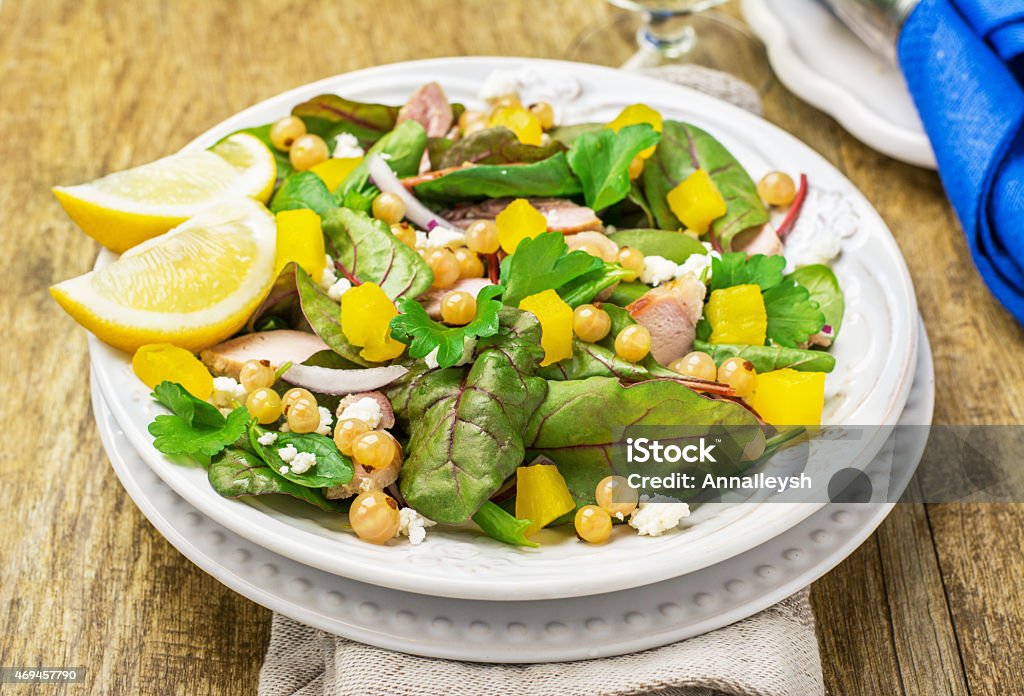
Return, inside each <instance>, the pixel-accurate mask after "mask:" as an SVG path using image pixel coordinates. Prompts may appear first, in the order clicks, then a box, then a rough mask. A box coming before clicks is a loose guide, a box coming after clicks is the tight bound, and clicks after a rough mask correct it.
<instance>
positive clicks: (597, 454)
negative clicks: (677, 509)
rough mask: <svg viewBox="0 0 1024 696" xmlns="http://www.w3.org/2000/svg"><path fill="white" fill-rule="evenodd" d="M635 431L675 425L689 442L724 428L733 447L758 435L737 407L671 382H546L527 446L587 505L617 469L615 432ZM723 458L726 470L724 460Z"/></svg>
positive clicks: (747, 415) (595, 379)
mask: <svg viewBox="0 0 1024 696" xmlns="http://www.w3.org/2000/svg"><path fill="white" fill-rule="evenodd" d="M594 404H601V407H600V408H596V409H595V408H594ZM634 425H643V426H658V425H660V426H672V428H678V431H677V432H678V433H679V437H684V436H685V437H686V438H688V439H691V438H696V437H699V436H701V435H704V436H707V435H708V434H709V433H712V432H717V431H719V430H720V429H722V428H723V427H725V428H729V431H728V432H729V433H730V434H731V435H733V436H734V439H735V442H734V443H733V444H734V445H735V447H734V448H739V449H742V447H743V446H744V445H745V444H746V441H749V439H751V438H753V437H754V432H755V429H756V427H757V421H756V419H755V418H754V416H753V414H752V413H750V411H748V410H747V409H746V408H744V407H743V406H742V405H740V404H738V403H735V402H733V401H726V400H717V399H709V398H706V397H703V396H700V395H699V394H697V393H696V392H694V391H693V390H691V389H690V388H689V387H687V386H685V385H683V384H681V383H679V382H675V381H672V380H669V379H657V380H650V381H645V382H638V383H636V384H631V385H629V386H623V385H622V384H620V383H619V380H618V379H615V378H610V377H591V378H590V379H584V380H573V381H569V382H549V384H548V393H547V396H546V397H545V399H544V401H543V403H541V405H540V407H539V408H538V409H537V410H536V411H535V412H534V413H533V417H532V418H531V420H530V424H529V426H528V427H527V430H526V433H527V434H526V441H527V442H529V443H530V444H529V448H530V455H531V456H533V455H537V454H540V455H544V456H546V457H547V458H548V459H550V460H551V461H553V462H555V463H556V464H557V465H558V470H559V472H560V473H561V474H562V476H564V477H565V481H566V483H567V484H568V486H569V491H570V492H571V493H572V495H573V497H574V498H575V499H576V501H577V503H580V504H588V503H593V502H594V489H595V487H596V486H597V483H598V482H599V481H600V480H601V479H602V478H604V477H605V476H607V475H609V474H611V473H613V471H614V470H613V466H612V462H613V460H612V450H613V447H615V446H621V445H622V443H621V442H616V441H615V437H614V435H615V433H616V432H618V433H619V434H620V436H621V432H622V429H623V428H625V427H629V426H634ZM739 426H745V427H743V428H740V427H739ZM734 428H735V430H734ZM748 431H749V432H748ZM716 451H717V450H716ZM719 459H720V460H722V465H723V466H727V462H726V460H727V459H728V458H727V457H721V458H719ZM673 466H676V467H678V465H673ZM618 473H622V472H618Z"/></svg>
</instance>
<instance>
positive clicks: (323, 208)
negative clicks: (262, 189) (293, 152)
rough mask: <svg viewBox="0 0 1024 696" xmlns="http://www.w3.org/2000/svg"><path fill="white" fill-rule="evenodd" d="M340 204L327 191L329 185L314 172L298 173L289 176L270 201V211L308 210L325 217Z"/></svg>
mask: <svg viewBox="0 0 1024 696" xmlns="http://www.w3.org/2000/svg"><path fill="white" fill-rule="evenodd" d="M337 207H338V203H337V201H335V200H334V196H332V195H331V192H330V191H328V190H327V184H325V183H324V181H323V179H321V178H320V177H319V176H317V175H316V174H314V173H313V172H309V171H306V172H296V173H295V174H291V175H290V176H288V177H287V178H286V179H285V180H284V183H282V184H281V188H279V189H278V190H277V193H275V194H274V197H273V198H272V199H271V201H270V211H271V212H273V213H280V212H281V211H282V210H301V209H303V208H308V209H309V210H312V211H313V212H314V213H316V214H317V215H320V216H323V215H324V214H326V213H327V211H328V210H331V209H332V208H337Z"/></svg>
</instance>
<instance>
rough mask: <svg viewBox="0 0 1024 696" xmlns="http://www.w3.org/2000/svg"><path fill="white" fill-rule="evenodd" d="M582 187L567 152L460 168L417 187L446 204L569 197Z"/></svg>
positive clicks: (427, 196) (425, 195) (419, 193)
mask: <svg viewBox="0 0 1024 696" xmlns="http://www.w3.org/2000/svg"><path fill="white" fill-rule="evenodd" d="M389 164H390V163H389ZM580 191H581V189H580V182H579V180H578V179H577V178H576V177H575V176H574V175H573V173H572V171H571V170H570V169H569V163H568V161H567V160H566V158H565V153H564V152H559V153H558V154H556V155H554V156H552V157H548V158H547V159H545V160H540V161H539V162H532V163H530V164H480V165H477V166H475V167H466V168H464V169H456V170H455V171H452V172H449V173H447V174H445V175H444V176H439V177H437V178H435V179H430V180H429V181H424V182H423V183H421V184H417V185H416V186H414V187H413V193H415V194H416V195H417V196H419V197H421V198H424V199H428V200H431V201H435V202H437V203H445V204H447V203H457V202H459V201H465V200H469V199H480V198H568V197H569V196H574V195H576V194H577V193H580Z"/></svg>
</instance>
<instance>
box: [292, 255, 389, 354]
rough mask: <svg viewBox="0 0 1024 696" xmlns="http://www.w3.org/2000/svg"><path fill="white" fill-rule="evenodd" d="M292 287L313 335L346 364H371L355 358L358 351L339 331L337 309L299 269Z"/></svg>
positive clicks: (339, 314)
mask: <svg viewBox="0 0 1024 696" xmlns="http://www.w3.org/2000/svg"><path fill="white" fill-rule="evenodd" d="M295 285H296V287H297V288H298V290H299V304H300V306H301V308H302V314H303V315H304V316H305V317H306V321H307V322H308V323H309V326H310V328H312V329H313V332H314V333H315V334H316V335H317V336H319V337H320V338H321V339H323V342H324V343H326V344H327V346H328V347H329V348H330V349H331V350H333V351H334V352H335V353H337V354H338V355H340V356H341V357H343V358H345V359H346V360H348V361H349V362H353V363H355V364H356V365H361V366H363V367H371V366H372V363H370V362H368V361H367V360H366V359H364V358H363V357H361V356H360V355H359V353H360V351H361V350H362V349H361V348H359V347H358V346H354V345H352V344H351V343H349V340H348V339H347V338H345V334H344V332H343V331H342V330H341V306H340V305H339V304H338V303H337V302H335V301H334V300H332V299H331V298H330V297H328V296H327V293H325V292H324V291H323V290H321V289H320V288H319V287H317V285H316V283H314V282H313V281H312V279H311V278H310V277H309V274H308V273H306V272H305V271H304V270H302V269H301V268H296V269H295Z"/></svg>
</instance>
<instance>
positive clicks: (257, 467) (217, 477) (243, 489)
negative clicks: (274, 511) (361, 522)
mask: <svg viewBox="0 0 1024 696" xmlns="http://www.w3.org/2000/svg"><path fill="white" fill-rule="evenodd" d="M209 479H210V485H211V486H213V490H215V491H217V492H218V493H220V494H221V495H222V496H224V497H225V498H240V497H242V496H249V495H272V494H284V495H290V496H292V497H293V498H298V499H299V500H302V501H304V502H307V503H309V504H310V505H315V506H316V507H318V508H320V509H321V510H324V511H325V512H338V511H340V510H343V509H344V508H345V505H344V504H341V503H338V502H337V501H334V500H328V499H327V498H326V497H324V494H323V493H322V492H320V491H319V490H317V489H315V488H307V487H305V486H300V485H299V484H296V483H292V482H291V481H289V480H288V479H286V478H284V477H283V476H281V475H280V474H278V473H276V472H274V471H273V470H272V469H271V468H270V467H269V466H267V465H266V463H265V462H264V461H263V460H262V459H260V458H259V457H257V456H256V455H255V454H252V453H251V452H247V451H246V450H243V449H239V448H234V447H232V448H228V449H226V450H224V453H223V454H222V455H221V456H220V457H218V458H217V459H214V460H213V462H212V463H211V464H210V470H209Z"/></svg>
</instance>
